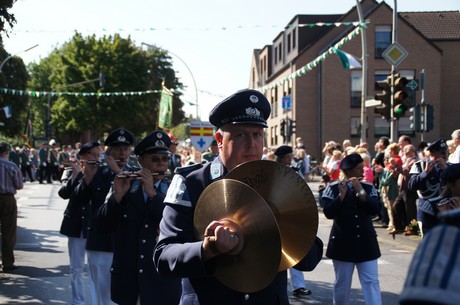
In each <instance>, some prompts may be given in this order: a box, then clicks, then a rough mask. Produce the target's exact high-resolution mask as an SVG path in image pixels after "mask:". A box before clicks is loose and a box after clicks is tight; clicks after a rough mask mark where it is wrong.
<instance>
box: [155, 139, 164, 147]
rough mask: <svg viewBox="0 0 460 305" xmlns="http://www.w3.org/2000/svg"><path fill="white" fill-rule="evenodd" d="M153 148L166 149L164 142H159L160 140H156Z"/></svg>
mask: <svg viewBox="0 0 460 305" xmlns="http://www.w3.org/2000/svg"><path fill="white" fill-rule="evenodd" d="M155 146H156V147H166V144H165V142H163V141H161V140H158V141H156V142H155Z"/></svg>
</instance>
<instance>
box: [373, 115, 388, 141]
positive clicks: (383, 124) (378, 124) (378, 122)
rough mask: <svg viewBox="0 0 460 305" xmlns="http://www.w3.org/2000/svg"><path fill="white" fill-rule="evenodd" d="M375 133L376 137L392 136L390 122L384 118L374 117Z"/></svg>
mask: <svg viewBox="0 0 460 305" xmlns="http://www.w3.org/2000/svg"><path fill="white" fill-rule="evenodd" d="M374 135H375V136H376V137H382V136H386V137H389V136H390V122H388V121H387V120H385V119H382V118H375V119H374Z"/></svg>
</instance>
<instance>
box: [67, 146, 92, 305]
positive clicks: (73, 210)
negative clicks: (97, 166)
mask: <svg viewBox="0 0 460 305" xmlns="http://www.w3.org/2000/svg"><path fill="white" fill-rule="evenodd" d="M78 155H79V156H80V158H81V159H80V160H81V161H82V163H83V168H84V167H85V164H84V162H85V161H91V160H98V159H99V156H100V155H101V148H100V146H99V143H98V142H89V143H86V144H84V145H83V146H82V147H81V149H80V151H79V152H78ZM70 165H72V167H71V169H70V168H69V169H68V171H69V174H70V175H69V179H68V180H67V182H66V184H65V185H63V186H62V187H61V189H60V190H59V192H58V193H59V196H60V197H61V198H62V199H69V202H68V204H67V207H66V209H65V211H64V218H63V219H62V224H61V229H60V231H59V233H61V234H62V235H65V236H67V237H68V241H67V246H68V252H69V266H70V283H71V285H70V287H71V289H72V304H73V305H80V304H86V301H85V284H84V281H83V272H84V269H85V247H86V237H87V235H88V220H89V210H90V209H89V208H90V206H89V201H85V202H77V198H76V197H75V196H74V190H75V188H76V187H77V186H78V184H79V183H80V181H81V179H82V178H83V173H82V167H81V165H80V162H73V163H71V164H70ZM70 172H71V173H70Z"/></svg>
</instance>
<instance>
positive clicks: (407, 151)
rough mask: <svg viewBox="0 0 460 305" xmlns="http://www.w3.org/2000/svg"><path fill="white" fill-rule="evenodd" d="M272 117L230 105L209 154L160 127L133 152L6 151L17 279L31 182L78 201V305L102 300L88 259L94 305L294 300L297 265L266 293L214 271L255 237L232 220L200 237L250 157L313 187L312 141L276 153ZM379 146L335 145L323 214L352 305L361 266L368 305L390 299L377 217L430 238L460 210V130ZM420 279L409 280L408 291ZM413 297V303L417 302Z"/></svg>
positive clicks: (6, 237) (315, 256) (241, 98)
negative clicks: (229, 179)
mask: <svg viewBox="0 0 460 305" xmlns="http://www.w3.org/2000/svg"><path fill="white" fill-rule="evenodd" d="M270 111H271V109H270V104H269V102H268V101H267V99H266V98H265V97H264V96H263V95H262V94H261V93H259V92H258V91H255V90H242V91H239V92H237V93H235V94H234V95H232V96H230V97H228V98H227V99H225V100H224V101H222V102H221V103H219V104H218V105H217V106H216V107H215V108H214V109H213V110H212V111H211V113H210V118H209V119H210V122H211V124H213V125H214V126H215V127H216V128H217V132H216V134H215V141H214V142H213V143H212V145H211V147H210V148H209V151H207V152H205V153H204V154H201V153H200V152H197V151H194V150H189V149H185V148H184V147H182V148H181V149H180V150H178V144H179V142H178V140H177V139H176V138H175V137H174V136H172V135H171V134H166V133H165V132H163V131H161V130H155V131H153V132H152V133H150V134H148V135H147V136H145V137H144V138H143V139H141V140H140V141H139V142H138V144H136V145H134V143H135V140H134V137H133V135H132V133H131V132H130V131H129V130H127V129H124V128H118V129H115V130H112V131H110V133H109V135H108V137H107V138H106V139H105V141H104V143H99V142H96V141H92V142H88V143H84V144H79V143H77V144H76V145H75V147H72V146H70V145H66V146H62V147H61V148H60V149H59V147H58V145H57V143H56V141H54V140H51V141H50V142H49V143H44V144H43V145H42V146H41V147H39V148H37V149H31V148H29V147H28V146H27V145H24V146H23V147H22V148H20V147H14V148H10V147H9V145H8V144H6V143H0V154H1V158H0V174H1V175H2V177H3V175H5V173H6V172H8V173H9V174H8V175H5V176H8V177H11V179H9V180H3V181H2V183H0V199H2V204H0V213H1V215H2V218H1V222H2V223H1V225H2V260H3V270H4V272H8V271H10V270H14V269H16V268H17V265H15V264H14V254H13V248H14V240H15V230H16V217H17V207H16V202H15V200H14V194H15V193H16V191H17V190H18V189H21V188H22V187H23V183H24V182H26V181H30V182H33V181H37V180H38V182H39V183H45V182H47V183H52V182H53V181H60V183H62V186H61V189H60V190H59V196H61V197H62V198H63V199H65V200H67V206H66V208H65V212H64V217H63V220H62V225H61V228H60V233H61V234H63V235H65V236H67V237H68V253H69V261H70V264H69V265H70V281H71V290H72V304H74V305H75V304H87V303H89V301H88V300H85V289H84V287H85V284H84V277H83V272H84V267H85V261H87V263H88V274H89V287H90V289H89V290H90V296H91V301H90V302H91V304H93V305H95V304H122V305H131V304H132V305H138V304H140V305H142V304H152V303H155V304H165V305H169V304H171V305H177V304H181V305H189V304H190V305H191V304H201V305H207V304H212V305H214V304H223V305H225V304H232V305H233V304H241V303H245V304H264V305H265V304H266V305H270V304H273V305H280V304H282V305H287V304H289V298H288V292H289V289H288V282H287V279H288V277H287V271H288V270H283V271H279V272H278V273H277V274H276V276H275V278H274V279H273V280H272V282H271V283H269V285H268V286H267V287H265V288H263V289H262V290H260V291H257V292H250V293H248V292H242V291H235V290H233V289H231V288H229V287H227V286H226V285H224V284H222V283H221V282H220V281H219V280H218V279H217V278H216V277H214V276H213V273H214V271H215V270H216V268H217V266H216V265H217V262H218V260H217V259H218V258H219V257H221V256H222V255H235V254H238V253H239V251H241V249H243V246H244V238H243V236H241V235H240V232H239V231H238V230H235V227H234V226H231V225H229V223H228V221H227V220H225V219H214V220H213V221H211V222H210V223H209V224H208V226H207V227H206V229H205V232H199V233H200V234H198V235H197V232H195V228H194V225H193V224H194V217H195V207H196V205H197V202H198V199H199V197H200V195H201V194H202V193H203V191H204V190H205V189H206V187H207V186H209V185H210V184H212V183H213V182H215V181H218V180H220V179H222V178H223V177H224V176H225V175H226V174H227V173H228V172H229V171H231V170H232V169H233V168H235V167H237V166H238V165H240V164H242V163H244V162H247V161H255V160H261V159H262V160H264V159H265V160H273V161H274V162H280V163H282V164H284V165H286V166H289V167H291V168H292V169H293V170H294V171H296V172H297V173H298V174H299V175H300V176H301V177H302V179H304V180H305V181H306V182H309V181H310V172H311V167H312V166H311V160H310V157H309V155H308V154H307V151H306V147H305V145H304V142H303V141H302V138H297V139H296V142H295V146H294V147H291V146H287V145H282V146H280V147H278V148H277V149H269V148H267V147H264V128H266V127H267V122H266V120H267V118H268V117H269V115H270ZM374 151H375V153H371V152H370V150H369V147H368V145H367V143H361V144H359V145H356V146H353V145H352V143H351V141H349V140H345V141H343V143H342V144H338V143H336V142H333V141H329V142H327V143H326V144H325V146H324V148H323V153H324V158H323V162H322V163H321V164H320V165H319V168H320V169H321V171H322V174H323V176H322V188H321V189H320V199H319V202H318V206H320V207H321V208H322V209H323V212H324V215H325V216H326V217H327V218H329V219H332V220H333V225H332V229H331V232H330V237H329V240H328V242H327V250H326V256H327V257H328V258H330V259H332V262H333V266H334V272H335V281H334V285H333V293H332V299H333V302H334V304H348V302H349V298H350V289H351V279H352V275H353V272H354V269H355V268H356V269H357V272H358V275H359V279H360V282H361V286H362V291H363V296H364V299H365V302H366V304H373V305H374V304H375V305H378V304H381V303H382V301H381V293H380V284H379V277H378V266H377V259H378V258H379V257H380V255H381V254H380V249H379V245H378V241H377V234H376V231H375V229H374V226H375V225H376V223H377V222H380V223H381V225H382V226H385V227H387V229H388V232H389V233H390V234H406V235H411V234H422V235H426V236H430V235H429V234H430V233H429V232H430V231H431V230H433V232H437V234H439V232H438V230H437V227H439V226H443V225H444V224H443V221H442V219H448V221H450V222H452V217H450V216H446V214H444V213H447V212H449V211H450V210H455V209H456V208H458V207H459V206H460V199H459V197H460V190H459V185H460V182H459V181H460V129H459V130H455V131H454V132H453V133H452V139H451V140H449V141H445V140H443V139H439V140H437V141H435V142H432V143H420V144H419V145H417V146H415V145H414V144H413V143H411V138H410V137H409V136H401V137H400V138H399V139H398V142H397V143H396V142H395V143H391V142H390V140H389V139H388V138H386V137H382V138H380V139H379V141H378V142H377V143H376V145H375V146H374ZM216 200H218V199H216ZM6 214H8V218H6V217H4V215H6ZM438 216H440V217H438ZM13 219H14V221H13ZM5 220H6V221H5ZM4 230H6V231H4ZM199 235H201V236H202V238H200V236H199ZM317 240H318V242H315V243H314V245H313V248H312V250H311V251H310V252H309V253H308V254H307V256H306V257H305V258H304V260H305V261H311V262H312V263H311V265H310V266H309V267H308V268H305V269H302V267H300V265H301V264H299V266H295V268H291V269H289V272H290V274H291V286H292V293H293V294H294V296H298V297H299V296H303V295H309V294H311V293H312V291H311V290H309V289H307V287H306V285H305V279H304V278H303V271H306V270H308V271H311V270H312V269H314V267H315V266H316V264H317V263H318V262H319V261H320V260H321V258H322V253H323V244H322V242H321V240H319V239H318V238H317ZM457 251H458V249H457ZM417 259H421V258H417ZM302 261H303V260H302ZM419 265H420V264H418V266H419ZM415 268H416V267H411V269H415ZM408 278H410V275H409V276H408ZM413 284H414V283H413V282H406V286H407V287H408V288H414V287H413V286H414V285H413ZM444 288H445V287H444ZM440 289H443V287H441V288H440ZM408 295H409V294H408ZM410 300H411V297H410V296H409V297H407V298H405V301H407V302H409V303H405V304H411V303H410ZM414 304H415V303H414Z"/></svg>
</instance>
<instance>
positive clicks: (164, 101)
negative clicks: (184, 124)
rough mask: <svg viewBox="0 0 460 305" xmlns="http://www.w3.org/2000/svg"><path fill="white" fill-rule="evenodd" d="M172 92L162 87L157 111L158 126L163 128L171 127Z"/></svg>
mask: <svg viewBox="0 0 460 305" xmlns="http://www.w3.org/2000/svg"><path fill="white" fill-rule="evenodd" d="M172 98H173V95H172V93H171V92H170V91H169V90H168V89H166V87H163V90H162V91H161V99H160V111H159V112H158V127H161V128H163V129H170V128H171V121H172Z"/></svg>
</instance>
